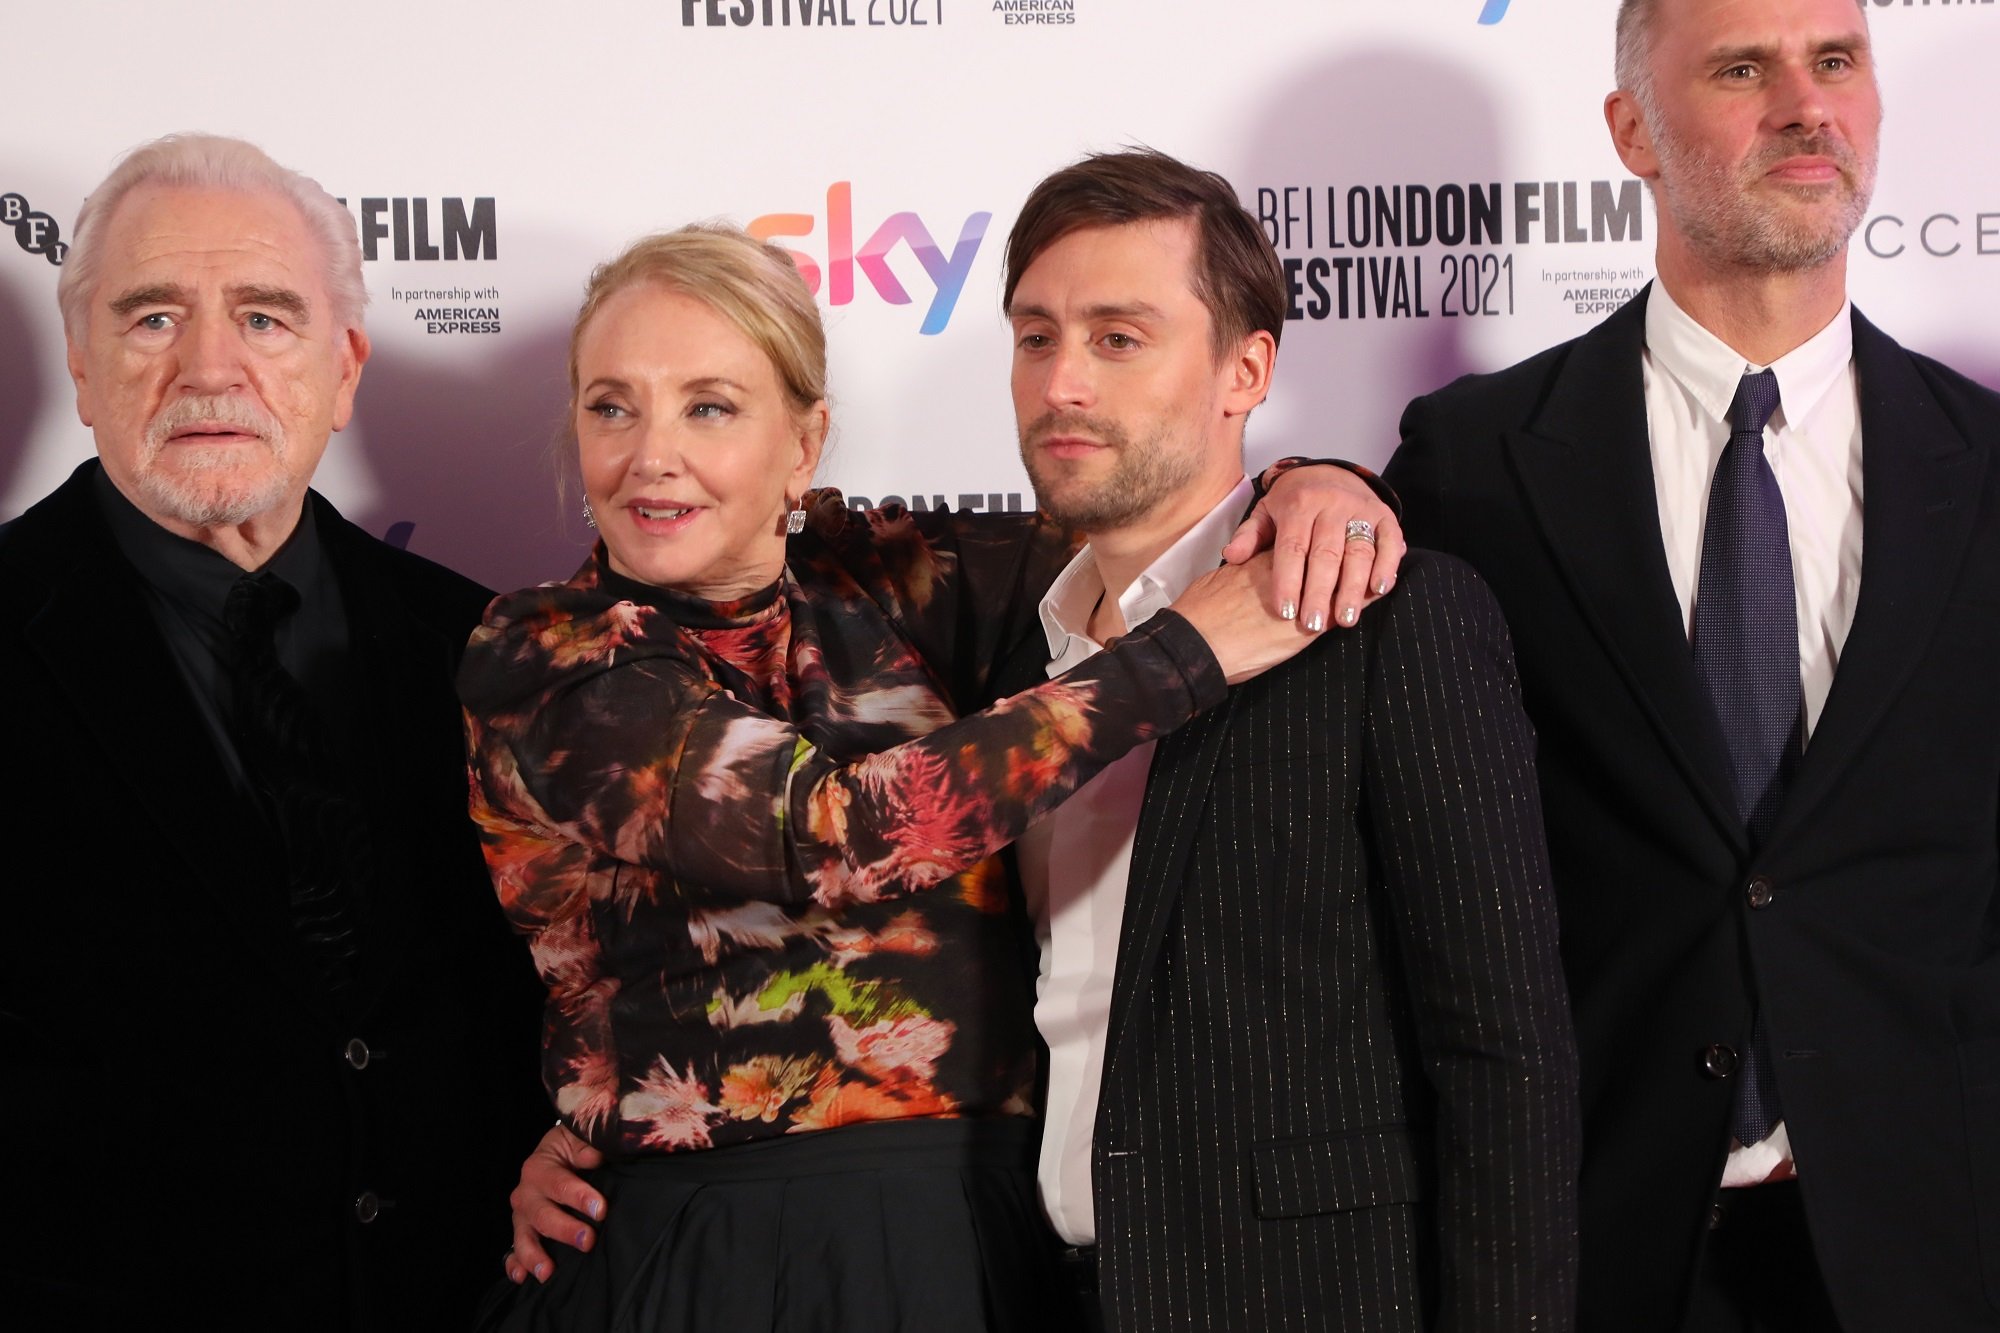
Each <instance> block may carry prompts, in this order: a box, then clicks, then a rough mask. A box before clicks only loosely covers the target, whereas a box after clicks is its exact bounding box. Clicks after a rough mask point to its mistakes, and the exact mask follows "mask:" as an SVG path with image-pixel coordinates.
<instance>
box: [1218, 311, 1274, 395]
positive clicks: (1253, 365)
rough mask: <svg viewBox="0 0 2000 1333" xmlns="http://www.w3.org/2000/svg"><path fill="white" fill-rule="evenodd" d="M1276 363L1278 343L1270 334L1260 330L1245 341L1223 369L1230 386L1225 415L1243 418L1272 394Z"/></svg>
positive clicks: (1227, 387) (1226, 393)
mask: <svg viewBox="0 0 2000 1333" xmlns="http://www.w3.org/2000/svg"><path fill="white" fill-rule="evenodd" d="M1277 362H1278V340H1277V339H1276V338H1273V337H1272V336H1271V335H1270V333H1268V332H1267V331H1265V330H1263V329H1258V330H1257V331H1256V332H1255V333H1253V334H1251V335H1250V336H1249V337H1247V338H1245V339H1244V340H1243V341H1242V343H1241V344H1240V345H1238V347H1237V348H1236V351H1235V352H1234V353H1232V354H1231V356H1230V358H1229V361H1228V363H1227V364H1226V366H1225V367H1224V370H1225V373H1226V374H1227V376H1228V382H1227V383H1226V384H1225V385H1224V386H1223V397H1222V411H1223V415H1224V416H1232V417H1240V416H1243V415H1245V414H1246V413H1248V412H1249V411H1250V409H1251V408H1253V407H1256V406H1257V405H1258V404H1259V403H1261V402H1263V401H1264V399H1265V397H1266V395H1268V394H1269V393H1270V392H1271V374H1272V372H1273V371H1274V370H1276V369H1277Z"/></svg>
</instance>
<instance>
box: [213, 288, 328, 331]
mask: <svg viewBox="0 0 2000 1333" xmlns="http://www.w3.org/2000/svg"><path fill="white" fill-rule="evenodd" d="M223 295H225V296H227V297H228V298H229V304H231V305H260V306H263V307H265V308H266V309H269V310H276V311H279V312H281V313H283V314H285V315H286V316H288V317H289V318H290V319H291V321H292V323H294V324H310V323H311V322H312V307H311V306H309V305H307V304H306V298H305V297H303V296H300V295H299V294H298V293H297V292H295V291H293V290H292V289H291V288H289V287H261V286H258V285H256V284H254V283H245V284H243V285H241V286H236V287H225V288H224V289H223Z"/></svg>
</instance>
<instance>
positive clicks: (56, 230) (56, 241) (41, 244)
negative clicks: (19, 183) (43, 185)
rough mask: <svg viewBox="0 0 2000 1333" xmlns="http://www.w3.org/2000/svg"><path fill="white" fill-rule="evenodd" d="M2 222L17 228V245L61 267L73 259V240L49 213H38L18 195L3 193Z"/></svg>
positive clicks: (0, 198) (0, 207)
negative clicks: (63, 232) (71, 244)
mask: <svg viewBox="0 0 2000 1333" xmlns="http://www.w3.org/2000/svg"><path fill="white" fill-rule="evenodd" d="M0 225H4V226H8V227H12V228H13V229H14V244H16V245H18V246H20V247H21V248H22V249H23V250H26V251H27V252H28V253H29V254H31V255H40V256H41V257H42V258H44V259H46V260H48V261H49V262H50V263H51V264H54V265H56V266H58V267H60V266H61V265H62V262H63V260H65V259H67V258H69V242H68V241H65V240H64V239H63V238H62V228H61V227H59V226H57V225H56V220H55V219H54V218H52V217H50V216H49V215H48V214H47V213H38V212H36V211H35V210H34V209H33V208H32V207H30V206H29V204H28V201H27V199H26V198H24V197H23V196H21V195H18V194H0Z"/></svg>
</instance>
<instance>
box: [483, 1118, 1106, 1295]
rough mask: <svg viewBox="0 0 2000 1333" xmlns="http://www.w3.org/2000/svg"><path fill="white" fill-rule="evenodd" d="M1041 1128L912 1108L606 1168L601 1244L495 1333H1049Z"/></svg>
mask: <svg viewBox="0 0 2000 1333" xmlns="http://www.w3.org/2000/svg"><path fill="white" fill-rule="evenodd" d="M1035 1128H1036V1127H1035V1125H1034V1124H1033V1123H1032V1122H1029V1121H1025V1120H1022V1119H1017V1118H1009V1119H1002V1120H902V1121H887V1122H882V1123H877V1124H868V1125H853V1126H847V1127H844V1128H841V1129H831V1130H821V1131H818V1132H816V1133H811V1134H800V1135H794V1136H788V1137H785V1138H778V1139H770V1140H766V1141H764V1142H759V1143H749V1144H742V1145H738V1146H734V1147H728V1148H717V1149H713V1150H711V1151H707V1152H688V1153H672V1154H664V1155H661V1156H659V1157H648V1158H642V1159H635V1160H632V1161H629V1162H622V1163H617V1164H614V1165H609V1166H605V1167H602V1168H600V1169H599V1170H597V1171H595V1172H593V1173H591V1183H592V1184H593V1185H595V1186H596V1187H597V1188H598V1189H599V1190H600V1191H602V1193H603V1194H604V1196H605V1203H606V1212H605V1222H604V1224H603V1226H602V1227H601V1228H599V1234H598V1241H597V1244H596V1245H595V1246H593V1247H592V1248H591V1250H590V1252H589V1253H587V1254H584V1253H579V1252H578V1251H576V1250H573V1249H569V1248H567V1247H566V1246H562V1245H559V1244H553V1243H549V1242H544V1244H545V1245H547V1248H548V1250H549V1254H550V1257H551V1258H552V1259H553V1260H554V1261H555V1269H556V1271H555V1273H554V1274H553V1275H552V1276H551V1277H550V1279H549V1281H548V1283H547V1284H546V1285H538V1284H537V1283H536V1282H535V1281H534V1279H533V1278H530V1279H529V1280H528V1281H527V1282H526V1283H525V1284H524V1285H522V1286H520V1287H518V1288H517V1287H514V1286H512V1285H511V1284H508V1283H506V1282H505V1280H504V1279H503V1280H502V1286H503V1287H504V1288H505V1290H504V1292H499V1291H496V1292H495V1294H494V1299H493V1301H492V1302H491V1303H490V1305H489V1308H488V1310H487V1312H486V1313H485V1315H484V1316H483V1317H482V1319H481V1320H480V1323H479V1328H480V1329H481V1330H482V1333H501V1331H503V1330H504V1331H505V1333H526V1331H527V1330H536V1331H537V1333H540V1331H542V1330H562V1331H563V1333H585V1331H588V1333H597V1331H598V1330H604V1331H605V1333H982V1331H986V1333H1049V1331H1050V1330H1064V1329H1067V1328H1068V1327H1070V1324H1069V1316H1068V1314H1067V1313H1066V1307H1065V1306H1064V1305H1063V1304H1062V1303H1061V1301H1060V1287H1059V1283H1058V1280H1057V1274H1056V1272H1055V1268H1054V1246H1055V1242H1054V1241H1053V1240H1052V1239H1051V1236H1050V1233H1049V1231H1048V1228H1047V1226H1046V1224H1044V1223H1043V1221H1042V1219H1041V1213H1040V1210H1039V1208H1038V1207H1037V1205H1036V1202H1035V1152H1036V1139H1035Z"/></svg>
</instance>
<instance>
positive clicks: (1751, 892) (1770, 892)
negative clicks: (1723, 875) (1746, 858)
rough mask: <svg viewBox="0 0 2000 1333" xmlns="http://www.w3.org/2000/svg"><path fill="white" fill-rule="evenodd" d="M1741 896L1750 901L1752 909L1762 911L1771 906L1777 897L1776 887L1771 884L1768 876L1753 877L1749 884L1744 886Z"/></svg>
mask: <svg viewBox="0 0 2000 1333" xmlns="http://www.w3.org/2000/svg"><path fill="white" fill-rule="evenodd" d="M1743 896H1744V897H1745V898H1748V899H1749V900H1750V905H1751V906H1752V907H1754V908H1756V909H1757V910H1759V911H1762V910H1763V909H1764V908H1766V907H1769V906H1770V905H1771V900H1772V899H1773V898H1776V897H1777V896H1778V886H1777V885H1775V884H1773V883H1772V882H1771V880H1770V877H1769V876H1768V875H1753V876H1751V878H1750V882H1749V883H1748V884H1747V885H1745V886H1744V889H1743Z"/></svg>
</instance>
